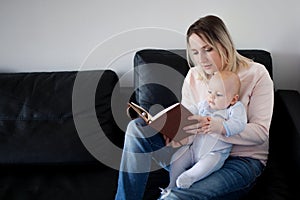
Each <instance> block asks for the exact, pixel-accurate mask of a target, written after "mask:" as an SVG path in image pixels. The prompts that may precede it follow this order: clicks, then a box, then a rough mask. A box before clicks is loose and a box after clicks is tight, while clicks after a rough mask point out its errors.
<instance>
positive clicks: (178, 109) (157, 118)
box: [127, 102, 197, 142]
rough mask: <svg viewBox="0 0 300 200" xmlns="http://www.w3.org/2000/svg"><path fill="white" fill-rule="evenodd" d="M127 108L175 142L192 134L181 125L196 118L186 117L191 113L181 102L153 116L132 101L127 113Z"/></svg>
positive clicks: (190, 123)
mask: <svg viewBox="0 0 300 200" xmlns="http://www.w3.org/2000/svg"><path fill="white" fill-rule="evenodd" d="M129 109H132V110H133V111H135V112H136V113H137V114H138V116H140V117H141V118H142V119H143V120H144V121H145V122H146V123H147V124H148V125H149V126H151V127H152V128H154V129H155V130H157V131H158V132H160V133H161V134H163V135H165V136H167V137H168V138H170V139H171V140H174V141H176V142H179V141H181V140H182V139H184V138H186V137H188V136H190V135H193V134H190V133H186V132H185V131H184V130H183V127H185V126H188V125H192V124H195V123H197V120H188V119H187V118H188V117H189V116H192V115H193V114H192V113H191V112H190V111H189V110H188V109H187V108H186V107H185V106H184V105H182V104H181V103H175V104H173V105H171V106H169V107H167V108H165V109H163V110H162V111H160V112H158V113H157V114H156V115H154V116H152V115H151V114H150V113H149V112H147V111H146V110H145V109H144V108H142V107H141V106H139V105H137V104H135V103H134V102H129V103H128V109H127V114H128V113H129Z"/></svg>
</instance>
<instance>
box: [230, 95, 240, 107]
mask: <svg viewBox="0 0 300 200" xmlns="http://www.w3.org/2000/svg"><path fill="white" fill-rule="evenodd" d="M238 100H239V95H238V94H236V95H234V96H233V98H232V100H231V102H230V104H231V105H234V104H235V103H236V102H237V101H238Z"/></svg>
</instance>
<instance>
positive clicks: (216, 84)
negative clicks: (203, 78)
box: [207, 78, 234, 110]
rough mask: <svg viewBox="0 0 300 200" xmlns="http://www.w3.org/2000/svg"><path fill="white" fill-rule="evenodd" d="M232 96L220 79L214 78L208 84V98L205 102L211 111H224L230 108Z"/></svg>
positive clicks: (228, 87)
mask: <svg viewBox="0 0 300 200" xmlns="http://www.w3.org/2000/svg"><path fill="white" fill-rule="evenodd" d="M233 98H234V94H232V91H231V90H230V86H227V85H226V84H225V83H224V82H223V81H222V79H220V78H215V79H214V80H212V81H210V82H209V84H208V97H207V101H208V103H209V106H210V107H211V108H212V109H215V110H220V109H226V108H228V107H229V106H230V104H231V102H232V100H233Z"/></svg>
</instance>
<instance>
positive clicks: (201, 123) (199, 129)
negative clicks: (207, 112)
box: [183, 115, 210, 134]
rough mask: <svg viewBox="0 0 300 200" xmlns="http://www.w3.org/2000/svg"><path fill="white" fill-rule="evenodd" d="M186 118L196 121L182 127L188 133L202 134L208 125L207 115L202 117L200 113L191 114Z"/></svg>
mask: <svg viewBox="0 0 300 200" xmlns="http://www.w3.org/2000/svg"><path fill="white" fill-rule="evenodd" d="M188 120H194V121H195V122H196V123H195V124H192V125H189V126H186V127H183V130H184V131H185V132H186V133H190V134H204V130H205V129H207V126H209V125H210V118H209V117H202V116H200V115H192V116H190V117H188Z"/></svg>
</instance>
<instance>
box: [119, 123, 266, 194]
mask: <svg viewBox="0 0 300 200" xmlns="http://www.w3.org/2000/svg"><path fill="white" fill-rule="evenodd" d="M176 150H177V149H174V148H172V147H165V142H164V139H163V138H162V136H161V135H160V134H156V132H155V131H154V130H153V129H152V128H150V127H148V126H145V123H144V121H143V120H142V119H136V120H133V121H131V122H130V123H129V124H128V127H127V130H126V136H125V143H124V150H123V155H122V160H121V165H120V172H119V179H118V189H117V194H116V197H115V200H131V199H132V200H141V199H143V195H144V191H145V188H146V184H147V180H148V175H149V172H150V171H152V170H156V169H152V168H151V166H152V165H151V162H152V160H154V161H156V162H157V163H158V164H159V165H160V166H162V167H164V168H167V167H168V165H169V163H170V160H171V157H172V155H173V153H174V152H176ZM263 168H264V165H263V164H262V163H261V162H260V161H259V160H256V159H252V158H245V157H229V158H228V159H227V160H226V161H225V164H224V166H223V167H222V168H221V169H220V170H218V171H216V172H214V173H213V174H211V175H210V176H208V177H206V178H205V179H203V180H200V181H198V182H196V183H194V184H193V185H192V186H191V187H190V188H188V189H179V188H172V190H171V192H170V194H169V195H168V196H167V197H166V198H164V199H168V200H175V199H176V200H179V199H187V200H192V199H195V200H196V199H199V200H205V199H224V200H225V199H226V200H227V199H228V200H229V199H239V198H240V197H242V196H243V195H245V194H246V193H247V192H248V191H249V190H250V189H251V188H252V186H253V184H254V183H255V180H256V178H257V177H258V176H259V175H260V174H261V173H262V171H263Z"/></svg>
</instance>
